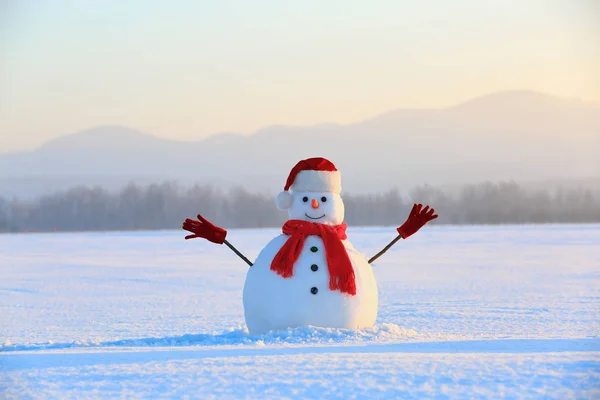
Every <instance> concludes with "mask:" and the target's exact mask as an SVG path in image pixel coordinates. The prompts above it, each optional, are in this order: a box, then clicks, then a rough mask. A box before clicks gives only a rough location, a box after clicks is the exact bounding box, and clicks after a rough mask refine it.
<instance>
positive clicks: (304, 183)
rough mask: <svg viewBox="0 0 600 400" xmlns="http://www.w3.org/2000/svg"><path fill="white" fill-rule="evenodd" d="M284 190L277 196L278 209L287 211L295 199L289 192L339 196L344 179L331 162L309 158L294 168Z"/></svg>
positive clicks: (318, 158) (319, 158) (320, 158)
mask: <svg viewBox="0 0 600 400" xmlns="http://www.w3.org/2000/svg"><path fill="white" fill-rule="evenodd" d="M283 190H284V191H283V192H281V193H279V194H278V195H277V208H278V209H280V210H287V209H288V208H290V207H291V206H292V201H293V199H294V197H293V196H292V194H291V193H290V192H289V190H292V191H294V192H319V193H326V192H327V193H336V194H339V193H340V192H341V191H342V179H341V175H340V172H339V171H338V170H337V168H336V167H335V165H333V163H332V162H331V161H329V160H327V159H325V158H322V157H315V158H307V159H306V160H301V161H299V162H298V164H296V165H295V166H294V168H292V170H291V171H290V175H289V176H288V179H287V182H286V183H285V187H284V188H283Z"/></svg>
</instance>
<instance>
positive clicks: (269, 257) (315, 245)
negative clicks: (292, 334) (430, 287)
mask: <svg viewBox="0 0 600 400" xmlns="http://www.w3.org/2000/svg"><path fill="white" fill-rule="evenodd" d="M288 238H289V235H280V236H278V237H276V238H274V239H273V240H272V241H271V242H270V243H269V244H268V245H267V246H266V247H265V248H264V249H263V250H262V251H261V253H260V254H259V256H258V258H257V259H256V262H255V263H254V265H253V266H252V267H251V268H250V269H249V270H248V275H247V276H246V284H245V286H244V314H245V317H246V325H247V326H248V330H249V332H250V333H251V334H263V333H266V332H268V331H270V330H279V329H286V328H290V327H292V328H293V327H298V326H308V325H312V326H319V327H329V328H347V329H357V328H367V327H371V326H373V324H374V323H375V320H376V319H377V307H378V294H377V284H376V282H375V276H374V275H373V271H372V269H371V265H369V263H368V262H367V260H366V258H365V257H364V256H363V255H362V254H360V253H359V252H357V251H356V250H355V249H354V247H353V246H352V244H351V243H350V242H349V241H347V240H344V241H343V244H344V247H345V248H346V251H347V253H348V256H349V258H350V261H351V262H352V267H353V269H354V274H355V277H356V278H355V282H356V294H355V295H349V294H347V293H342V292H341V291H339V290H330V289H329V272H328V265H327V261H326V258H325V251H324V245H323V240H322V239H321V238H320V237H318V236H308V237H307V238H306V240H305V242H304V246H303V250H302V253H301V254H300V257H299V258H298V259H297V260H296V262H295V263H294V275H293V276H292V277H291V278H283V277H281V276H280V275H278V274H277V273H276V272H274V271H272V270H271V262H272V261H273V258H274V257H275V255H276V254H277V252H278V251H279V250H280V249H281V247H282V246H283V244H284V243H285V242H286V240H288Z"/></svg>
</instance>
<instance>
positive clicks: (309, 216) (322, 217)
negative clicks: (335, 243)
mask: <svg viewBox="0 0 600 400" xmlns="http://www.w3.org/2000/svg"><path fill="white" fill-rule="evenodd" d="M304 215H306V216H307V217H308V218H310V219H321V218H323V217H324V216H325V214H323V215H321V216H320V217H317V218H313V217H311V216H310V215H308V214H304Z"/></svg>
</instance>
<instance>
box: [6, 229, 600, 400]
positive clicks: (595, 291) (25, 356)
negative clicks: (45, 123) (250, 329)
mask: <svg viewBox="0 0 600 400" xmlns="http://www.w3.org/2000/svg"><path fill="white" fill-rule="evenodd" d="M277 233H278V230H275V229H270V230H238V231H231V232H230V233H229V236H228V239H229V240H230V241H231V242H232V243H233V244H234V245H236V246H237V247H238V248H239V249H240V250H242V251H243V252H244V253H245V254H246V255H247V256H248V257H249V258H250V259H254V258H255V257H256V256H257V255H258V252H259V251H260V250H261V248H262V246H264V245H265V244H266V243H267V242H268V240H269V239H270V238H272V237H273V236H275V235H276V234H277ZM394 234H395V232H394V230H393V228H370V229H349V239H350V240H351V241H352V243H353V244H354V245H355V247H356V248H357V249H359V250H360V251H363V252H364V253H365V254H366V255H368V256H371V255H373V254H374V253H376V252H377V251H378V250H379V249H380V248H381V247H383V246H384V245H385V244H387V242H388V241H389V240H391V239H392V238H393V237H394ZM183 236H185V233H184V232H183V231H181V232H152V233H77V234H39V235H4V236H0V274H1V275H0V398H8V399H11V398H16V399H29V398H40V399H48V398H56V399H67V398H75V399H84V398H109V397H123V398H194V399H196V398H201V399H211V398H219V399H221V398H302V399H305V398H344V399H346V398H368V399H376V398H385V399H391V398H430V397H434V398H468V399H473V398H502V397H506V398H558V399H568V398H581V399H594V398H596V399H597V398H600V226H598V225H581V226H552V225H549V226H526V227H517V226H500V227H432V228H424V229H423V230H422V231H421V232H419V233H417V234H416V235H414V236H413V237H411V238H409V239H408V240H405V241H401V242H399V243H398V244H397V245H396V246H395V247H394V248H393V249H392V250H390V251H389V252H388V253H386V254H385V255H384V256H383V257H382V258H380V259H379V260H378V261H377V262H376V265H374V267H373V268H374V272H375V275H376V277H377V281H378V285H379V292H380V308H379V317H378V321H377V325H376V327H375V328H374V329H370V330H362V331H358V332H352V331H342V330H330V329H322V328H298V329H294V330H289V331H285V332H277V333H271V334H269V335H266V336H263V337H251V336H249V335H248V334H247V333H246V331H245V328H244V318H243V308H242V298H241V296H242V287H243V284H244V278H245V273H246V270H247V266H246V264H244V263H243V262H242V261H241V260H239V259H238V258H237V257H235V255H234V254H233V253H232V252H230V251H229V250H228V249H227V248H226V247H225V246H218V245H214V244H211V243H208V242H203V241H200V240H193V241H184V240H183Z"/></svg>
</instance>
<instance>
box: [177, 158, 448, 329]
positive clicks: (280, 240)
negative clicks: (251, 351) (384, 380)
mask: <svg viewBox="0 0 600 400" xmlns="http://www.w3.org/2000/svg"><path fill="white" fill-rule="evenodd" d="M341 190H342V184H341V175H340V172H339V171H338V170H337V168H336V167H335V165H334V164H333V163H332V162H331V161H329V160H327V159H325V158H320V157H318V158H309V159H306V160H301V161H300V162H298V163H297V164H296V166H294V168H292V170H291V172H290V174H289V177H288V179H287V182H286V184H285V187H284V191H282V192H281V193H279V195H278V196H277V208H279V209H280V210H287V212H288V220H287V222H286V223H285V224H284V225H283V228H282V234H281V235H279V236H277V237H275V238H274V239H272V240H271V241H270V242H269V243H268V244H267V246H266V247H265V248H264V249H263V250H262V251H261V252H260V254H259V255H258V258H257V259H256V261H255V262H254V263H252V262H251V261H250V260H248V259H247V258H246V257H245V256H244V255H243V254H242V253H241V252H239V251H238V250H237V249H236V248H235V247H234V246H233V245H232V244H231V243H229V242H228V241H227V240H226V236H227V231H226V230H224V229H222V228H220V227H218V226H215V225H213V224H212V223H211V222H209V221H208V220H206V219H205V218H203V217H202V216H201V215H198V220H192V219H186V220H185V222H184V223H183V229H185V230H187V231H189V232H191V233H192V235H188V236H186V237H185V238H186V239H192V238H204V239H207V240H209V241H211V242H213V243H218V244H223V243H224V244H225V245H227V246H228V247H229V248H230V249H231V250H233V251H234V252H235V253H236V254H237V255H238V256H239V257H240V258H242V259H243V260H244V261H245V262H246V263H247V264H248V265H249V266H250V268H249V269H248V273H247V275H246V282H245V285H244V293H243V303H244V316H245V319H246V325H247V327H248V331H249V332H250V334H251V335H260V334H265V333H267V332H269V331H275V330H282V329H287V328H294V327H300V326H318V327H327V328H343V329H359V328H369V327H372V326H373V324H374V323H375V320H376V319H377V308H378V292H377V284H376V282H375V276H374V274H373V270H372V268H371V263H372V262H373V261H375V259H377V258H378V257H379V256H381V255H382V254H383V253H385V252H386V251H387V250H388V249H389V248H390V247H391V246H393V245H394V244H395V243H396V242H397V241H398V240H399V239H401V238H402V239H406V238H407V237H409V236H410V235H412V234H414V233H415V232H417V231H418V230H419V229H420V228H421V227H423V226H424V225H425V224H426V223H427V222H429V221H431V220H433V219H435V218H437V215H435V214H434V210H433V208H429V206H427V207H425V208H422V205H421V204H415V205H414V206H413V209H412V210H411V213H410V215H409V217H408V219H407V220H406V222H405V223H404V224H403V225H402V226H400V227H399V228H397V231H398V236H397V237H396V238H395V239H394V240H392V242H390V243H389V244H388V245H387V246H386V247H385V248H384V249H383V250H381V251H380V252H379V253H377V254H376V255H375V256H373V257H371V258H370V259H367V258H366V257H365V256H363V255H362V254H361V253H359V252H358V251H357V250H356V249H355V248H354V246H353V245H352V243H350V241H349V240H348V239H347V236H346V224H345V223H344V202H343V201H342V198H341V196H340V193H341Z"/></svg>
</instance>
